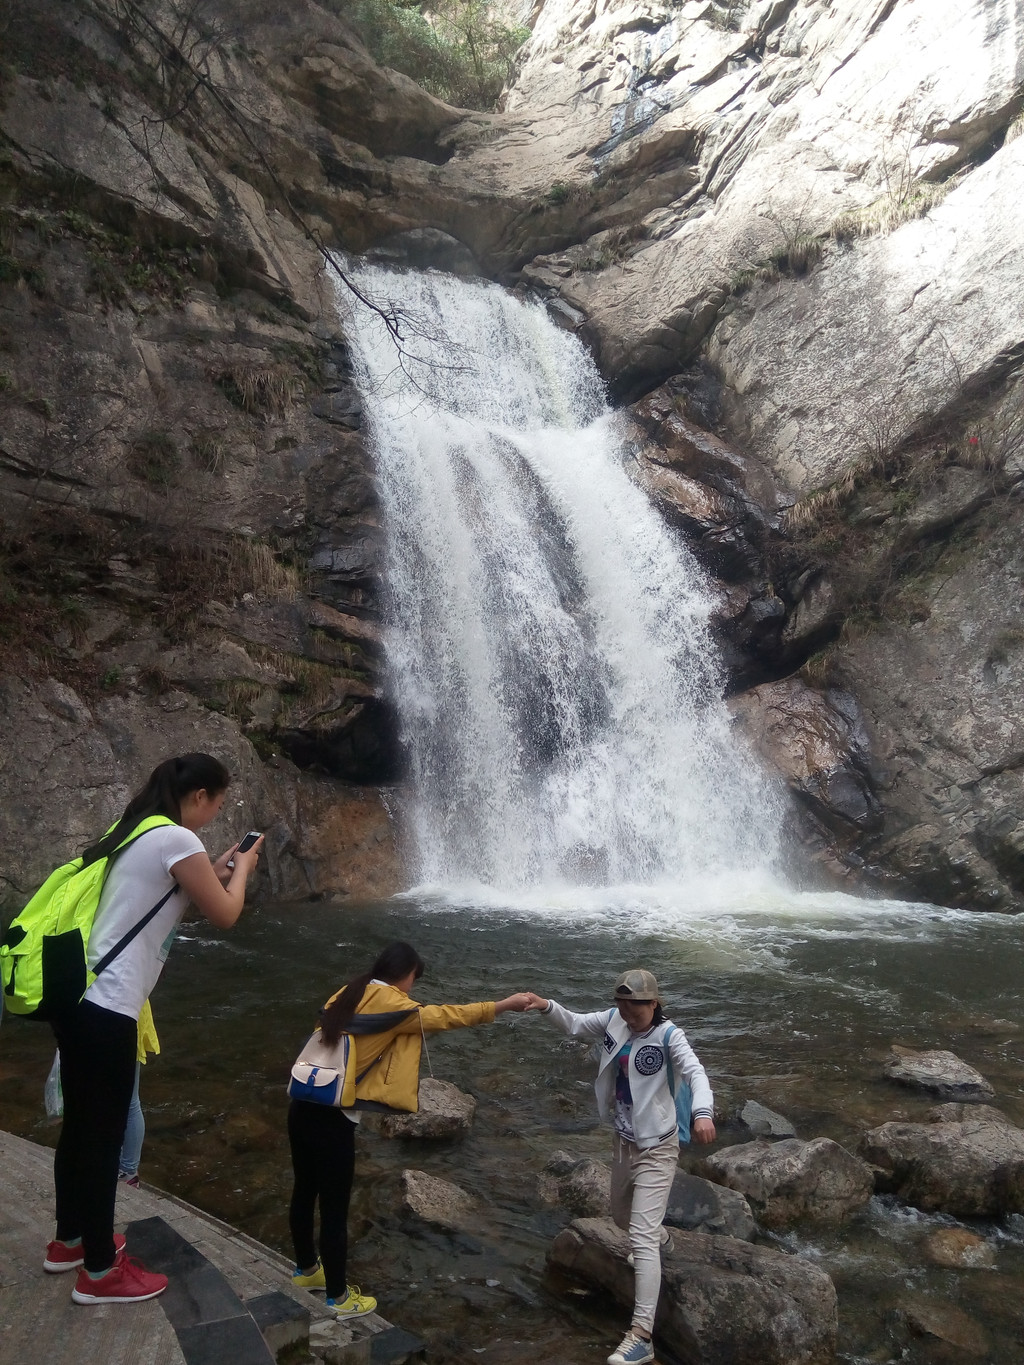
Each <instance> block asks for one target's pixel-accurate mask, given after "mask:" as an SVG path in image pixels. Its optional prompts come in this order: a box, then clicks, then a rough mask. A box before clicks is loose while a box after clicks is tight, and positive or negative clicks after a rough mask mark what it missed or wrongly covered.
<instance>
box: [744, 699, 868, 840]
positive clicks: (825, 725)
mask: <svg viewBox="0 0 1024 1365" xmlns="http://www.w3.org/2000/svg"><path fill="white" fill-rule="evenodd" d="M730 705H731V707H732V709H733V711H734V713H735V714H736V715H737V716H738V717H739V718H740V720H741V721H742V723H743V725H744V728H745V729H746V731H747V733H748V734H749V735H750V737H751V740H752V742H753V744H754V747H755V749H757V751H758V752H759V753H761V754H762V755H763V756H764V757H765V758H766V759H768V760H769V761H770V762H771V763H772V765H773V766H774V767H775V768H776V769H777V770H778V771H780V772H781V773H782V775H783V777H784V778H785V780H786V782H787V783H788V785H789V789H790V791H792V792H793V794H794V796H796V797H797V799H798V800H799V801H800V802H801V803H803V804H804V805H806V806H807V807H808V808H809V810H810V812H811V813H812V815H813V816H814V817H815V818H816V819H817V820H819V821H820V822H821V824H822V825H824V826H825V827H827V828H828V829H829V830H831V831H832V833H833V834H838V835H840V836H841V839H842V840H844V841H845V842H846V843H847V844H851V843H852V842H853V841H854V840H857V839H859V838H860V837H861V836H863V835H864V834H866V833H870V832H872V831H875V830H877V829H879V828H880V827H881V824H882V808H881V806H880V804H879V801H878V797H877V795H876V791H875V789H876V786H877V783H878V778H879V773H878V771H877V768H876V765H875V762H874V759H873V755H872V749H871V743H870V740H869V738H868V735H867V732H866V730H865V727H864V722H863V718H862V717H861V714H860V710H859V708H858V706H857V703H856V701H855V700H854V698H853V697H852V696H851V695H850V694H849V693H847V692H842V691H840V690H838V689H835V688H830V689H829V690H828V691H827V692H819V691H817V690H816V689H814V688H811V687H808V686H807V684H806V683H805V682H803V680H802V679H801V678H799V677H796V676H793V677H789V678H783V679H782V680H781V681H779V682H772V683H763V684H762V685H761V686H760V687H753V688H751V689H750V691H748V692H744V693H743V694H742V695H740V696H738V697H734V698H733V699H732V701H731V702H730Z"/></svg>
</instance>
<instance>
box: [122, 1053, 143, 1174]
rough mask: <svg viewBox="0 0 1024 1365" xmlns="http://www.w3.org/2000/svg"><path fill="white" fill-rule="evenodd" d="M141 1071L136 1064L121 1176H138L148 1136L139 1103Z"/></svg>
mask: <svg viewBox="0 0 1024 1365" xmlns="http://www.w3.org/2000/svg"><path fill="white" fill-rule="evenodd" d="M141 1071H142V1067H141V1065H140V1064H139V1063H138V1062H136V1063H135V1088H134V1089H133V1090H132V1102H131V1104H130V1105H129V1106H128V1122H127V1123H126V1124H125V1127H124V1141H123V1142H122V1143H121V1155H120V1157H119V1158H118V1169H119V1171H120V1173H121V1175H138V1173H139V1161H140V1159H141V1157H142V1143H143V1140H144V1138H145V1136H146V1120H145V1117H144V1116H143V1113H142V1105H141V1103H140V1102H139V1074H140V1073H141Z"/></svg>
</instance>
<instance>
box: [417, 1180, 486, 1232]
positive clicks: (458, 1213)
mask: <svg viewBox="0 0 1024 1365" xmlns="http://www.w3.org/2000/svg"><path fill="white" fill-rule="evenodd" d="M477 1207H478V1205H477V1201H476V1200H475V1199H474V1198H473V1197H472V1195H469V1194H467V1193H466V1191H465V1190H462V1189H460V1188H459V1187H458V1185H453V1184H452V1182H451V1181H450V1180H441V1179H439V1178H438V1177H437V1176H433V1175H428V1174H427V1173H426V1171H414V1170H405V1171H403V1172H402V1208H403V1209H404V1210H405V1211H406V1212H407V1213H412V1214H415V1215H416V1217H417V1218H422V1219H423V1220H424V1222H427V1223H435V1224H436V1225H437V1226H438V1227H442V1228H448V1229H449V1230H450V1231H452V1232H462V1231H463V1230H464V1229H465V1228H466V1227H468V1226H469V1225H470V1224H471V1223H472V1222H473V1217H474V1214H475V1212H476V1210H477Z"/></svg>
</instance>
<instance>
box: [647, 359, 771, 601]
mask: <svg viewBox="0 0 1024 1365" xmlns="http://www.w3.org/2000/svg"><path fill="white" fill-rule="evenodd" d="M686 401H687V400H686V396H685V394H683V393H681V392H680V391H679V390H678V389H677V386H676V385H675V384H673V383H668V384H665V385H663V386H662V387H661V388H659V389H657V390H656V391H655V392H654V393H652V394H649V395H648V396H647V397H646V398H644V399H643V400H642V401H641V402H639V403H636V404H635V405H634V406H633V408H632V413H633V418H634V421H635V424H636V431H637V436H638V439H637V442H636V448H635V460H634V462H633V464H632V465H631V466H630V471H631V473H632V474H633V476H634V477H635V478H636V480H637V482H638V483H639V484H640V485H641V487H643V488H644V489H645V490H646V491H647V492H648V493H649V494H650V495H651V497H652V498H653V499H654V501H655V502H656V503H657V504H658V506H659V507H660V509H661V511H662V512H663V514H664V515H665V517H666V518H667V519H668V520H669V521H670V522H671V523H672V524H674V525H676V526H678V527H679V528H680V530H682V532H683V533H684V535H685V536H686V539H687V541H688V542H689V544H690V546H691V548H692V549H693V552H694V554H695V555H696V556H697V558H698V559H699V560H700V561H701V563H703V564H704V565H705V567H707V568H708V569H709V570H710V571H711V572H712V573H713V574H714V575H715V576H716V577H718V578H721V579H722V580H724V581H725V582H728V583H738V582H744V581H747V580H752V579H760V577H761V571H762V565H763V561H764V556H765V550H766V546H767V544H768V543H769V541H770V540H771V539H772V535H773V528H772V521H771V516H772V512H773V511H774V510H775V508H776V507H777V506H780V505H781V495H780V494H779V492H778V489H777V488H776V485H775V483H774V481H773V480H772V478H771V476H770V475H769V474H768V472H767V470H766V469H765V468H764V467H763V466H762V465H761V464H760V463H759V462H758V461H757V460H756V459H753V458H751V457H749V456H747V455H745V454H743V453H742V452H741V451H739V450H737V449H736V448H735V447H733V446H731V445H729V444H728V443H727V442H725V441H723V440H722V439H721V438H720V437H718V436H716V435H715V434H714V433H713V432H710V431H705V430H704V429H703V428H701V427H699V426H697V425H696V423H694V422H692V421H690V420H689V419H688V418H687V417H686V416H684V414H683V411H682V410H681V409H682V408H683V407H685V406H686ZM780 605H781V604H780ZM783 614H784V608H783ZM780 625H781V622H780Z"/></svg>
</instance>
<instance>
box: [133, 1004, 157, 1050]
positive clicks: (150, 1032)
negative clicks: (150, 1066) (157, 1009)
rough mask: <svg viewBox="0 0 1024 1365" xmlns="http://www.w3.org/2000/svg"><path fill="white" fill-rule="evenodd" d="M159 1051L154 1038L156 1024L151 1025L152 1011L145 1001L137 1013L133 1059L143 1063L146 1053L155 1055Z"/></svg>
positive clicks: (155, 1037)
mask: <svg viewBox="0 0 1024 1365" xmlns="http://www.w3.org/2000/svg"><path fill="white" fill-rule="evenodd" d="M159 1051H160V1039H159V1038H158V1037H157V1036H156V1024H154V1023H153V1010H152V1007H151V1006H150V1003H149V1001H148V1000H147V1001H146V1002H145V1004H144V1005H143V1006H142V1009H141V1010H140V1011H139V1028H138V1035H137V1039H136V1052H135V1057H136V1060H137V1061H140V1062H144V1061H145V1060H146V1053H147V1052H152V1053H154V1054H155V1053H157V1052H159Z"/></svg>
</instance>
